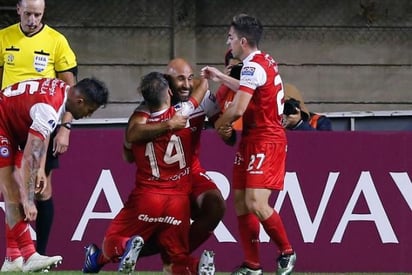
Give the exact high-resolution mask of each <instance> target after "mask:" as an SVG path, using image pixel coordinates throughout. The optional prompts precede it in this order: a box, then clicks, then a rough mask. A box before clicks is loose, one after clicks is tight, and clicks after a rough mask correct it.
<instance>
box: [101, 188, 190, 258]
mask: <svg viewBox="0 0 412 275" xmlns="http://www.w3.org/2000/svg"><path fill="white" fill-rule="evenodd" d="M189 226H190V206H189V198H188V196H187V195H173V196H171V195H166V194H156V193H151V192H144V193H139V192H137V191H136V190H135V191H133V192H132V193H131V194H130V196H129V198H128V200H127V202H126V203H125V205H124V207H123V208H122V210H120V212H119V213H118V214H117V215H116V217H115V218H114V219H113V220H112V221H111V223H110V225H109V228H108V229H107V231H106V235H105V240H106V239H113V238H115V239H117V238H119V237H120V238H121V237H126V238H129V237H131V236H134V235H139V236H141V237H142V238H143V239H144V241H145V242H146V241H147V240H148V239H149V238H150V237H152V236H153V237H155V238H156V240H157V242H158V244H159V246H160V247H162V249H165V251H167V253H168V254H169V256H170V257H171V258H172V259H173V258H174V256H176V255H188V253H189V252H188V251H189V244H188V236H189ZM105 254H106V253H105ZM108 254H110V253H108Z"/></svg>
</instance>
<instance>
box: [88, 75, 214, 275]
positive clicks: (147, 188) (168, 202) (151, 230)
mask: <svg viewBox="0 0 412 275" xmlns="http://www.w3.org/2000/svg"><path fill="white" fill-rule="evenodd" d="M140 90H141V93H142V95H143V98H144V100H145V104H144V105H140V106H139V107H138V108H137V109H136V110H135V112H134V113H133V114H132V116H131V118H130V121H133V119H134V117H135V116H136V115H143V116H144V117H145V118H146V119H147V123H156V122H158V121H164V122H165V123H169V124H170V125H171V126H172V127H170V131H168V132H167V133H164V134H161V135H158V136H157V137H156V138H153V139H152V140H150V141H145V142H138V143H133V144H130V143H128V142H126V143H125V147H126V148H125V149H127V150H132V153H133V158H134V161H135V164H136V168H137V170H136V181H135V188H134V189H133V191H132V193H131V194H130V195H129V198H128V200H127V202H126V203H125V205H124V207H123V208H122V210H121V211H120V212H119V213H118V215H116V217H115V218H114V219H113V220H112V222H111V223H110V225H109V228H108V229H107V231H106V234H105V237H104V240H103V245H102V250H100V249H99V248H98V247H97V246H96V245H94V244H91V245H89V246H88V247H87V248H86V257H85V263H84V267H83V272H84V273H97V272H99V270H100V269H101V268H102V267H103V265H104V264H106V263H108V262H118V261H119V258H120V264H119V269H118V271H119V272H123V273H130V272H133V271H134V269H135V265H136V260H137V258H138V256H139V253H140V250H141V249H142V246H143V243H144V241H147V240H148V239H149V238H150V237H152V236H154V237H155V239H156V241H157V243H158V244H159V246H160V248H161V250H162V256H163V257H168V258H169V259H170V262H171V264H172V265H171V272H172V274H196V273H198V272H199V274H205V275H207V274H213V273H214V265H213V254H212V252H210V251H205V252H204V253H203V255H202V257H201V261H200V262H199V259H195V258H193V257H191V256H190V253H189V244H188V235H189V225H190V204H189V193H190V189H191V182H190V179H191V175H190V174H191V166H190V164H191V163H192V160H191V158H192V149H191V148H192V147H191V143H192V139H193V137H192V129H191V127H190V126H189V125H186V124H178V125H177V127H174V126H173V123H170V120H171V118H172V117H173V116H174V115H175V113H177V112H179V113H181V115H183V116H188V115H190V114H191V113H192V112H193V111H194V110H195V109H196V108H197V106H198V105H199V102H201V101H202V99H203V96H204V94H205V92H206V90H207V81H206V80H205V79H203V80H202V81H201V83H200V84H199V86H198V87H197V89H195V91H194V92H193V93H192V95H191V96H190V98H188V101H187V102H183V103H181V104H177V105H174V106H171V91H170V88H169V83H168V82H167V80H166V78H165V77H164V75H163V74H161V73H159V72H152V73H149V74H147V75H145V76H144V77H143V79H142V81H141V87H140Z"/></svg>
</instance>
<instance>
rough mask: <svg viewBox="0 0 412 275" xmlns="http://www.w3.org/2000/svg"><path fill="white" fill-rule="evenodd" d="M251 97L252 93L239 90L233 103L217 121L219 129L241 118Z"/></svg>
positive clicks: (216, 126)
mask: <svg viewBox="0 0 412 275" xmlns="http://www.w3.org/2000/svg"><path fill="white" fill-rule="evenodd" d="M251 98H252V94H250V93H247V92H244V91H242V90H239V91H238V92H237V93H236V95H235V97H234V98H233V101H232V103H231V104H230V105H229V107H228V108H227V109H226V111H225V112H224V113H223V114H222V115H221V116H220V117H219V119H218V120H217V121H216V122H215V128H216V129H219V128H221V127H223V128H225V127H227V126H231V125H232V123H233V122H234V121H235V120H237V119H239V118H240V117H241V116H242V115H243V113H244V112H245V111H246V108H247V106H248V104H249V102H250V99H251Z"/></svg>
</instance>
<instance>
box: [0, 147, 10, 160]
mask: <svg viewBox="0 0 412 275" xmlns="http://www.w3.org/2000/svg"><path fill="white" fill-rule="evenodd" d="M0 156H1V157H3V158H7V157H9V156H10V150H9V148H8V147H6V146H1V147H0Z"/></svg>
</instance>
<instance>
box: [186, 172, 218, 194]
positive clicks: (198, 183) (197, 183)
mask: <svg viewBox="0 0 412 275" xmlns="http://www.w3.org/2000/svg"><path fill="white" fill-rule="evenodd" d="M215 189H218V188H217V186H216V184H215V182H214V181H213V180H212V179H211V178H210V177H209V176H208V175H206V171H205V170H203V171H200V170H199V171H195V172H193V174H192V191H191V193H190V200H191V201H192V202H193V201H196V199H197V197H199V196H200V195H201V194H203V193H204V192H206V191H209V190H215Z"/></svg>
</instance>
